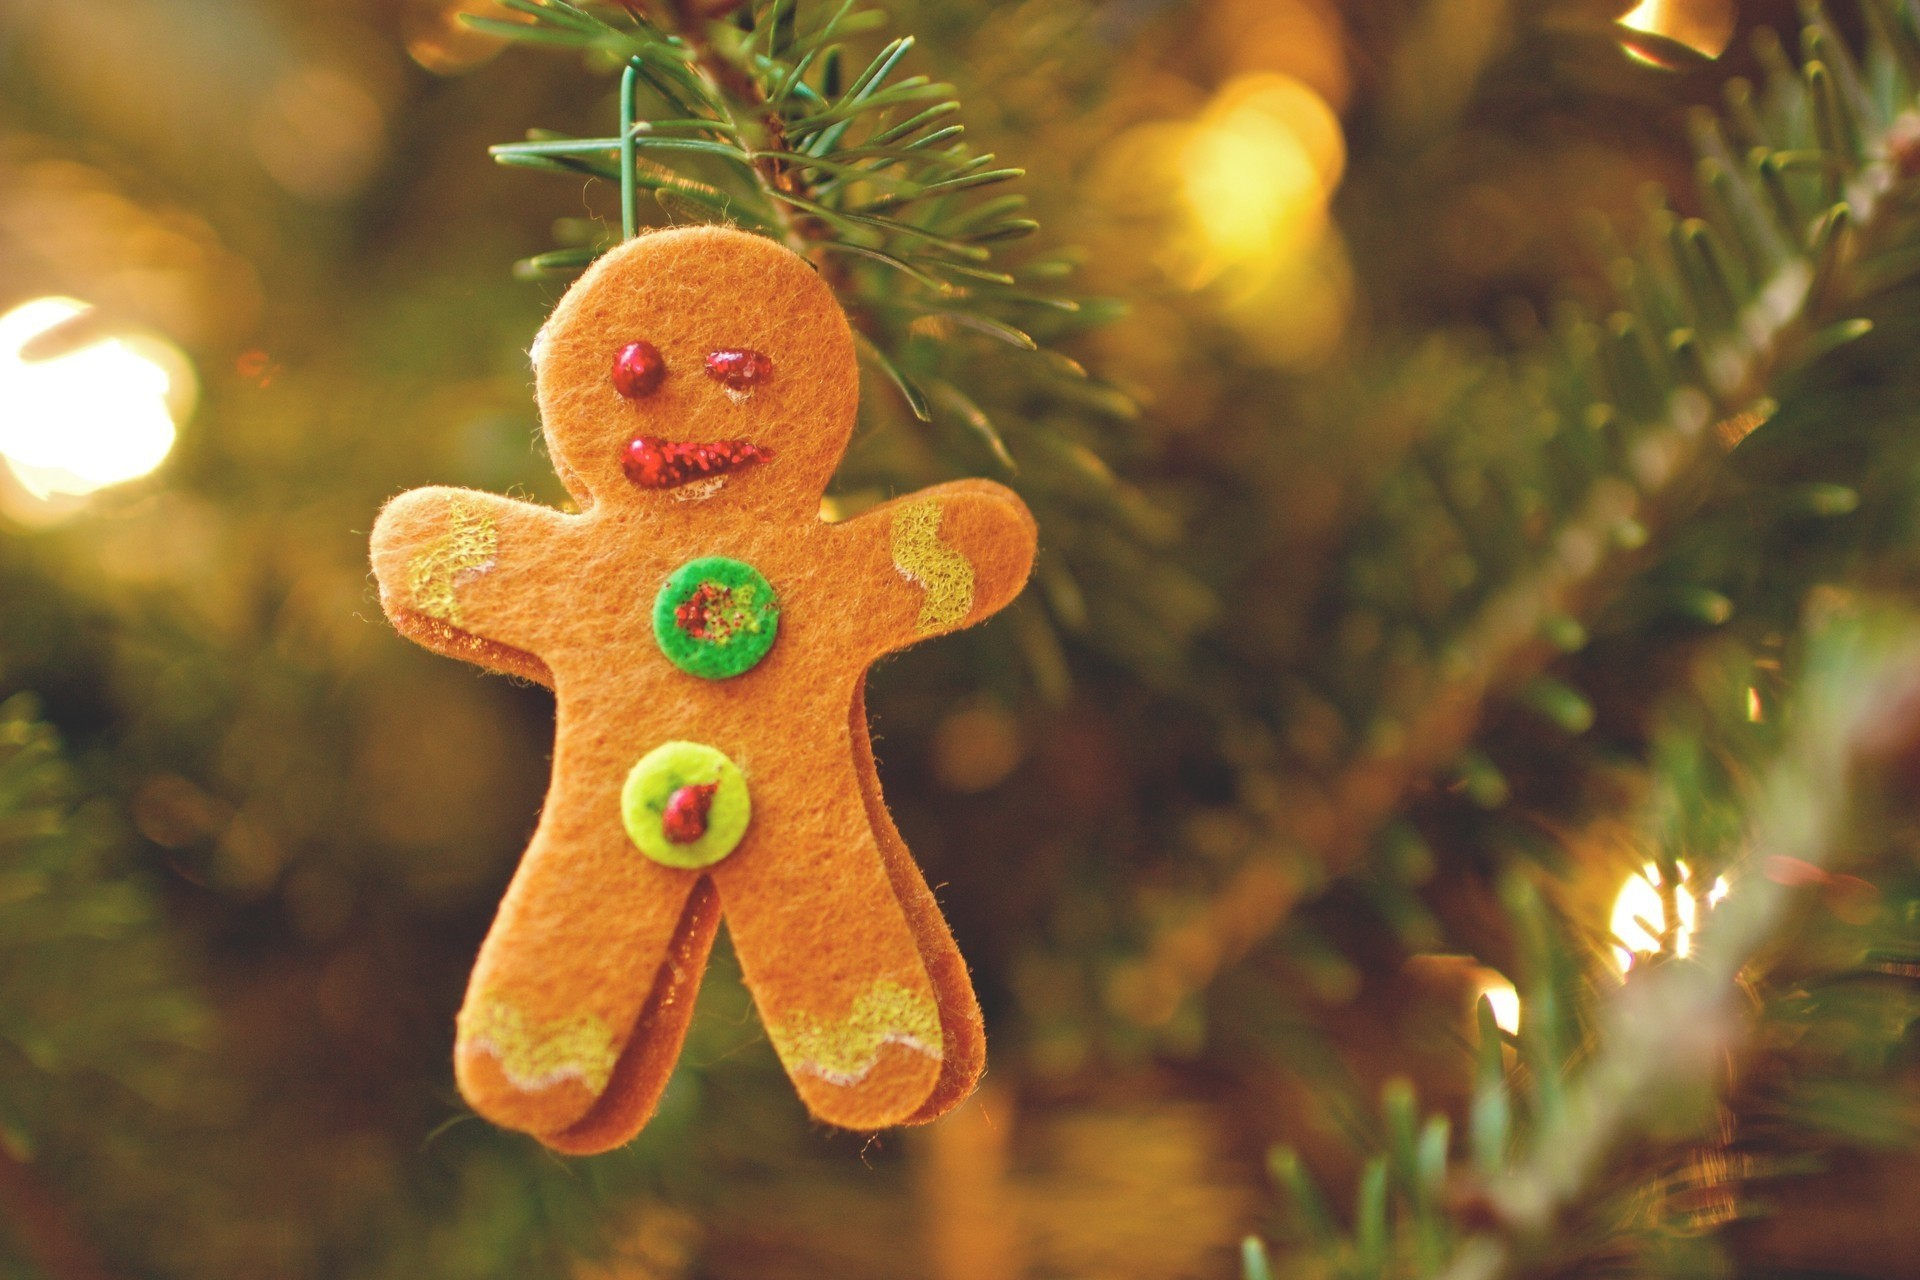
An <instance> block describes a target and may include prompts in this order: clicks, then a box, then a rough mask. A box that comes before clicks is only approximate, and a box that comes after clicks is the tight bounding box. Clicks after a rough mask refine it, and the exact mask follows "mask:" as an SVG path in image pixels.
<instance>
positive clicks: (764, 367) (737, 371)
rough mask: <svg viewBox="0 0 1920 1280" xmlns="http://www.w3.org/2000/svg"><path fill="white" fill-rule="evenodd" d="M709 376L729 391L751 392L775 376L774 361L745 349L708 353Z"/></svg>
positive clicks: (728, 349)
mask: <svg viewBox="0 0 1920 1280" xmlns="http://www.w3.org/2000/svg"><path fill="white" fill-rule="evenodd" d="M707 376H708V377H709V378H712V379H713V380H714V381H715V382H718V383H720V384H721V385H723V386H725V387H726V389H727V390H729V391H751V390H753V389H754V388H755V387H757V386H759V385H760V384H761V383H763V382H765V381H766V380H767V379H768V378H771V377H772V376H773V361H772V359H770V358H769V357H767V356H763V355H761V354H760V353H759V352H758V351H749V350H748V349H747V348H745V347H726V348H723V349H721V350H719V351H711V352H708V353H707Z"/></svg>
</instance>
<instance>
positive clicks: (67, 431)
mask: <svg viewBox="0 0 1920 1280" xmlns="http://www.w3.org/2000/svg"><path fill="white" fill-rule="evenodd" d="M89 310H90V308H89V307H88V306H87V304H86V303H84V302H79V301H76V300H75V299H72V298H37V299H35V300H34V301H32V302H28V303H24V304H22V305H21V306H18V307H15V308H14V309H13V310H11V311H9V312H7V313H6V314H5V315H3V316H0V459H4V460H5V463H6V466H7V468H8V470H10V471H11V472H12V473H13V476H14V478H15V479H16V480H18V481H19V483H20V487H21V488H23V489H25V490H26V491H27V492H28V493H29V494H31V495H32V496H33V497H35V498H38V499H41V500H49V499H59V498H74V497H82V496H85V495H86V494H90V493H93V492H95V491H97V490H100V489H104V488H106V487H108V486H109V485H116V484H123V483H125V482H126V481H128V480H134V479H137V478H139V477H140V476H144V475H146V474H147V473H149V472H151V471H152V470H153V469H154V468H155V467H158V466H159V465H160V464H161V463H162V462H164V461H165V460H166V457H167V454H168V453H169V452H171V451H172V449H173V442H174V438H175V435H176V432H177V429H176V426H175V423H176V417H175V415H176V413H178V414H180V415H182V416H184V414H185V412H186V409H187V408H188V405H189V402H190V400H191V397H192V374H191V370H190V369H189V368H188V366H187V364H186V361H185V359H184V358H182V357H181V355H180V353H179V352H178V351H176V350H174V349H173V348H172V347H169V346H167V345H166V344H165V343H161V342H157V341H154V340H152V339H147V338H134V337H116V336H104V337H99V338H94V339H92V340H89V341H85V342H83V343H82V344H81V345H78V346H75V347H73V348H71V349H67V350H58V351H55V352H52V353H49V354H47V355H45V356H44V357H39V358H35V355H34V353H30V352H28V351H26V350H25V349H26V348H27V347H28V345H29V344H30V343H32V342H33V340H34V339H35V338H38V337H41V336H42V335H46V334H51V333H52V331H53V330H54V329H56V328H59V327H60V326H62V325H65V324H68V323H69V322H72V321H74V320H76V319H78V318H79V317H81V316H83V315H85V314H86V313H87V312H88V311H89ZM56 341H57V340H56Z"/></svg>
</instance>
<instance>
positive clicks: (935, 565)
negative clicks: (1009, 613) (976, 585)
mask: <svg viewBox="0 0 1920 1280" xmlns="http://www.w3.org/2000/svg"><path fill="white" fill-rule="evenodd" d="M892 544H893V567H894V568H896V569H898V570H899V571H900V574H901V576H902V577H904V578H905V579H906V580H907V581H909V582H917V583H919V584H920V585H921V586H922V587H925V588H926V591H927V595H926V599H924V600H923V601H921V603H920V618H919V621H918V624H917V625H918V627H919V629H920V634H922V635H926V634H927V633H928V632H932V631H939V630H942V629H943V628H946V627H951V626H953V625H954V624H956V623H958V622H959V621H960V620H961V619H962V618H965V617H966V616H967V614H968V612H969V611H971V610H972V608H973V564H972V562H971V561H969V560H968V559H967V558H966V556H964V555H962V554H961V553H960V552H959V551H958V550H956V549H955V548H954V547H953V546H952V545H951V544H949V543H945V542H942V541H940V504H939V502H937V501H936V500H934V499H932V498H928V499H926V500H925V501H923V502H909V503H908V504H907V505H906V506H904V507H901V508H900V509H899V510H898V511H896V512H894V515H893V528H892Z"/></svg>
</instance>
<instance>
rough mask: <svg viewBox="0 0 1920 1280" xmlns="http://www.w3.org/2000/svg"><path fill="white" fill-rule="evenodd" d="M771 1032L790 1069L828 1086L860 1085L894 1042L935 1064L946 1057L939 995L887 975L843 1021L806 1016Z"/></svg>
mask: <svg viewBox="0 0 1920 1280" xmlns="http://www.w3.org/2000/svg"><path fill="white" fill-rule="evenodd" d="M767 1034H768V1035H770V1036H772V1037H773V1044H774V1048H776V1049H778V1050H779V1051H780V1060H781V1061H782V1062H784V1063H786V1064H787V1069H788V1070H789V1071H793V1072H805V1073H807V1074H808V1075H815V1076H819V1077H820V1078H821V1079H822V1080H825V1081H826V1082H827V1083H828V1084H837V1085H851V1084H859V1083H860V1082H861V1081H862V1080H864V1079H866V1077H867V1073H868V1072H870V1071H872V1070H873V1068H874V1067H875V1066H876V1065H877V1064H878V1063H879V1061H880V1050H881V1049H883V1048H885V1047H886V1046H887V1045H890V1044H897V1045H900V1046H902V1047H904V1048H908V1049H912V1050H914V1051H915V1052H916V1053H924V1054H926V1055H927V1056H928V1057H929V1058H932V1059H933V1060H934V1061H935V1062H938V1061H940V1058H941V1042H940V1010H939V1007H938V1006H936V1005H935V1004H934V1002H933V998H932V997H931V996H923V995H921V994H920V993H919V992H917V991H913V990H911V989H910V988H907V987H904V986H901V985H900V984H899V983H897V982H893V981H890V980H888V979H885V978H882V979H881V980H880V981H878V982H876V983H874V984H873V985H872V986H871V987H868V988H867V989H866V990H865V991H863V992H861V993H860V995H859V997H858V998H857V999H855V1000H854V1002H853V1008H852V1009H851V1010H850V1011H849V1012H848V1014H847V1016H846V1017H844V1018H842V1019H840V1020H839V1021H837V1022H833V1021H829V1020H827V1019H825V1018H818V1017H814V1016H813V1015H811V1014H801V1015H799V1016H797V1017H795V1018H794V1019H793V1020H792V1021H791V1022H789V1023H788V1024H787V1025H786V1026H784V1027H776V1026H773V1025H771V1024H769V1025H768V1027H767Z"/></svg>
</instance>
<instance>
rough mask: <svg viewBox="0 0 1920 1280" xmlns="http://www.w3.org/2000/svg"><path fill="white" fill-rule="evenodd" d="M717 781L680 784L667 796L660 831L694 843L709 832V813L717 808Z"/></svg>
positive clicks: (675, 839)
mask: <svg viewBox="0 0 1920 1280" xmlns="http://www.w3.org/2000/svg"><path fill="white" fill-rule="evenodd" d="M719 789H720V784H719V783H717V782H702V783H697V784H694V785H691V786H685V787H680V788H677V789H676V790H675V791H674V793H673V794H672V795H670V796H668V797H667V807H666V808H665V809H664V810H662V811H661V813H660V831H661V833H662V834H663V835H665V836H666V837H667V840H668V841H669V842H670V843H673V844H692V843H693V842H694V841H696V840H698V839H699V838H700V837H701V836H704V835H705V834H707V813H708V811H709V810H711V809H712V808H713V793H714V792H716V791H718V790H719Z"/></svg>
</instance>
